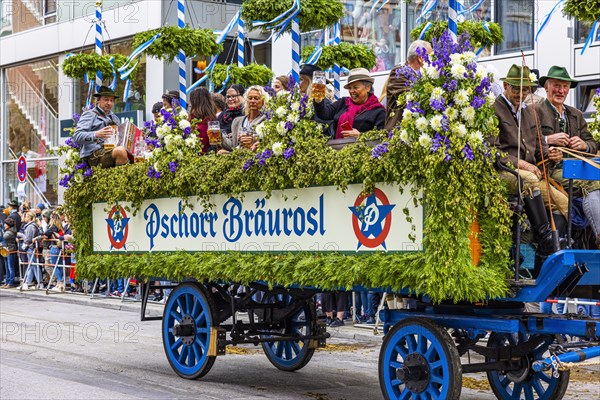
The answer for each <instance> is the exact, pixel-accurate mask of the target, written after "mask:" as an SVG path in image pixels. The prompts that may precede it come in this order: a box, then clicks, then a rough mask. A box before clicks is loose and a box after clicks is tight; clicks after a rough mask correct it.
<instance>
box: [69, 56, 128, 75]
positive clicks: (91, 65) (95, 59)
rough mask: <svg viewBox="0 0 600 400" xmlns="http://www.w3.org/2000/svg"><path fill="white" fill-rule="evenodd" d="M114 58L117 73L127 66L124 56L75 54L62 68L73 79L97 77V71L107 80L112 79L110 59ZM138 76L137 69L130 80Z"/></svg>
mask: <svg viewBox="0 0 600 400" xmlns="http://www.w3.org/2000/svg"><path fill="white" fill-rule="evenodd" d="M111 58H114V60H113V64H114V68H115V70H116V71H118V69H119V68H120V67H121V66H122V65H123V64H125V60H127V57H125V56H124V55H122V54H104V55H99V54H96V53H80V54H74V55H72V56H70V57H68V58H66V59H65V60H64V61H63V63H62V65H61V68H62V70H63V73H64V74H65V75H66V76H68V77H69V78H72V79H83V77H84V76H85V74H86V73H87V74H88V76H89V77H92V76H96V71H100V72H102V76H103V77H104V78H105V79H112V76H113V67H112V66H111V65H110V59H111ZM136 74H137V67H136V68H135V69H134V70H133V72H132V73H131V74H130V75H129V79H131V80H135V76H136ZM117 77H118V78H120V77H121V76H120V74H119V73H118V72H117Z"/></svg>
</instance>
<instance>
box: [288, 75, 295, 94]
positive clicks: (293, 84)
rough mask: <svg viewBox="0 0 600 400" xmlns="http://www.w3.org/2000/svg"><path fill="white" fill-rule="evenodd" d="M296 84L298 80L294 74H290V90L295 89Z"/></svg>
mask: <svg viewBox="0 0 600 400" xmlns="http://www.w3.org/2000/svg"><path fill="white" fill-rule="evenodd" d="M295 86H296V80H295V79H294V77H293V76H292V75H290V76H288V84H287V90H288V92H291V91H292V90H294V87H295Z"/></svg>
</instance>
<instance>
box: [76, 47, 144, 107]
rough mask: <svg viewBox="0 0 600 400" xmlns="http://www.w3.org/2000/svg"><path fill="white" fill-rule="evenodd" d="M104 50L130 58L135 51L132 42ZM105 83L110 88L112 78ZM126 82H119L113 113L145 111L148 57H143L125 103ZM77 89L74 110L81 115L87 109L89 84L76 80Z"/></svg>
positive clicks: (106, 78)
mask: <svg viewBox="0 0 600 400" xmlns="http://www.w3.org/2000/svg"><path fill="white" fill-rule="evenodd" d="M104 50H105V51H106V52H107V53H110V54H122V55H124V56H129V55H130V54H131V52H132V51H133V49H132V47H131V40H128V41H125V42H118V43H112V44H110V45H109V46H106V47H105V48H104ZM91 51H92V50H91V49H89V50H86V51H85V52H91ZM104 78H105V79H104V81H103V83H104V84H105V85H107V86H108V84H110V82H111V80H112V77H104ZM92 79H93V77H92ZM125 82H126V81H123V80H120V79H119V80H118V81H117V90H116V93H117V96H118V97H117V98H116V99H115V105H114V107H113V111H114V112H115V113H119V112H123V111H135V110H142V111H143V110H144V109H145V104H146V56H145V55H142V57H141V59H140V62H139V66H138V68H137V73H136V76H135V79H134V80H132V81H131V86H130V89H129V97H128V98H127V100H126V101H123V91H124V90H125ZM74 87H75V99H74V105H75V106H74V110H73V112H75V113H80V112H81V110H82V109H83V108H84V107H85V103H86V100H87V95H88V88H89V86H88V84H86V83H85V82H84V81H82V80H77V79H76V80H74Z"/></svg>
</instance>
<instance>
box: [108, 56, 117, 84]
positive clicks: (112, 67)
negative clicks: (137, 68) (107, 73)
mask: <svg viewBox="0 0 600 400" xmlns="http://www.w3.org/2000/svg"><path fill="white" fill-rule="evenodd" d="M108 62H109V63H110V68H111V69H112V76H113V78H112V81H111V82H110V86H109V88H110V90H113V91H114V90H116V89H117V70H115V58H114V57H111V58H110V60H108Z"/></svg>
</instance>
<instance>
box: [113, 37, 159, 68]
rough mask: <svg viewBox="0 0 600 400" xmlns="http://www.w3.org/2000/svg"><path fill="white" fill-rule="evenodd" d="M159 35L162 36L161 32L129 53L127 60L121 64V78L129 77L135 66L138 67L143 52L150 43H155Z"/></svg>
mask: <svg viewBox="0 0 600 400" xmlns="http://www.w3.org/2000/svg"><path fill="white" fill-rule="evenodd" d="M159 37H160V33H157V34H156V35H154V36H153V37H152V38H150V39H149V40H148V41H147V42H145V43H142V44H141V45H139V46H138V47H137V48H136V49H135V50H133V52H132V53H131V54H130V55H129V57H127V60H125V62H124V63H123V65H121V67H120V68H119V69H118V71H119V74H120V76H121V79H127V77H128V76H129V75H130V74H131V73H132V72H133V70H134V69H135V67H137V64H138V62H139V59H140V58H141V57H142V53H143V52H144V51H145V50H146V49H147V48H148V47H150V45H151V44H152V43H154V41H155V40H156V39H158V38H159Z"/></svg>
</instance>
